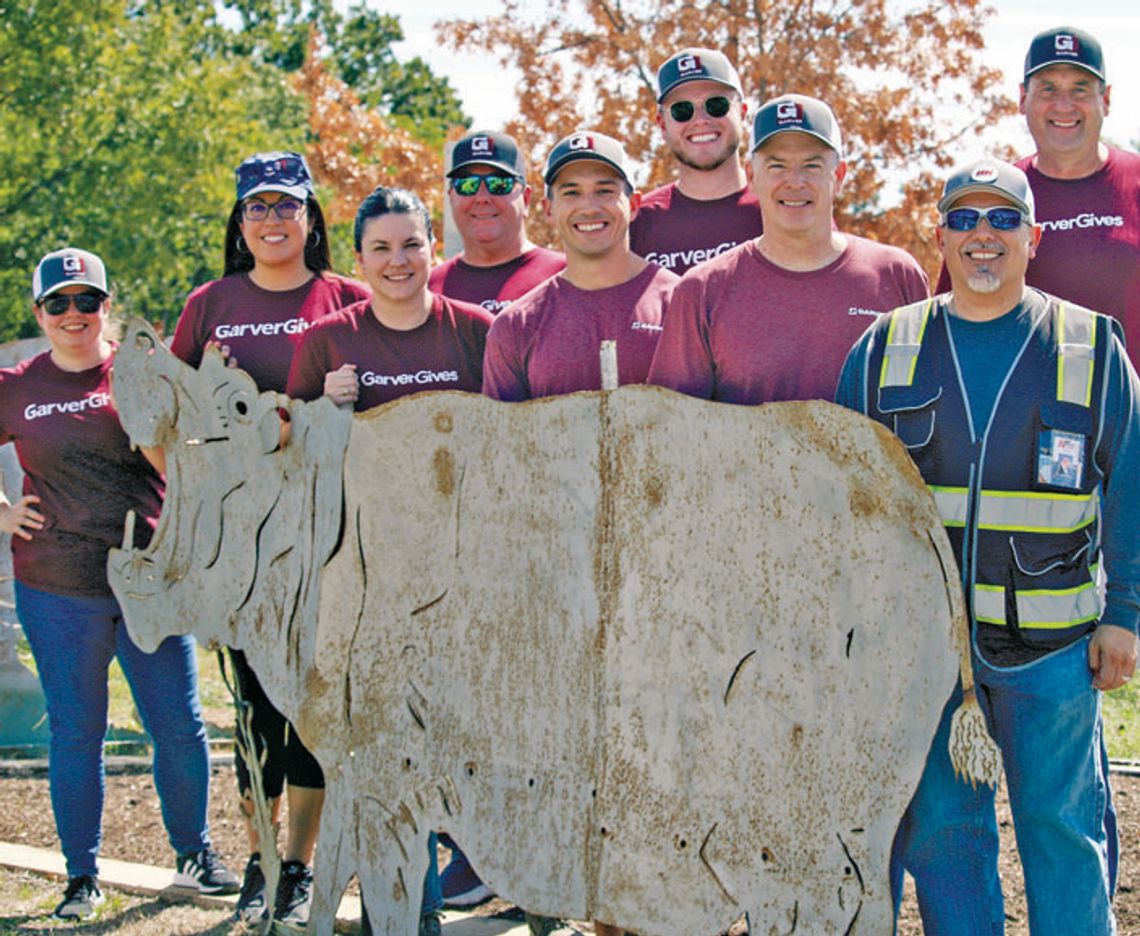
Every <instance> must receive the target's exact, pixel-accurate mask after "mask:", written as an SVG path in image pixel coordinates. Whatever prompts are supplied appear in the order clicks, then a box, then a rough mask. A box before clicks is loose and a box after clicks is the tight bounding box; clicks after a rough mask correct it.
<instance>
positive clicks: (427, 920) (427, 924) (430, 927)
mask: <svg viewBox="0 0 1140 936" xmlns="http://www.w3.org/2000/svg"><path fill="white" fill-rule="evenodd" d="M419 936H443V921H442V920H441V919H440V916H439V913H438V911H435V910H432V911H431V912H430V913H425V914H424V915H423V916H422V917H420V931H419Z"/></svg>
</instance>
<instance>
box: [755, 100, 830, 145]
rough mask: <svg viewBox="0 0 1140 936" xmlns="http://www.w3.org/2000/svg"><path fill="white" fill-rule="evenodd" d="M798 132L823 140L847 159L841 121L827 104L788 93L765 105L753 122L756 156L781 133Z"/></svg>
mask: <svg viewBox="0 0 1140 936" xmlns="http://www.w3.org/2000/svg"><path fill="white" fill-rule="evenodd" d="M789 130H795V131H798V132H799V133H807V134H810V135H811V136H813V137H815V138H816V139H818V140H822V141H823V142H824V143H826V144H827V145H828V146H830V147H831V148H832V149H833V150H835V152H836V153H837V154H838V155H839V158H840V159H842V158H843V134H842V133H840V132H839V121H838V120H836V119H835V114H834V113H832V111H831V108H830V107H828V106H827V105H826V104H824V103H823V101H820V100H818V99H816V98H812V97H807V96H806V95H803V94H785V95H783V96H781V97H778V98H774V99H773V100H771V101H768V102H767V103H765V104H764V105H763V106H762V107H761V108H760V109H759V110H758V111H757V112H756V117H755V118H754V119H753V121H752V148H751V149H750V150H749V152H750V153H755V152H756V150H757V149H759V148H760V147H761V146H763V145H764V144H765V143H766V142H768V140H770V139H771V138H772V137H774V136H775V135H776V134H777V133H785V132H787V131H789Z"/></svg>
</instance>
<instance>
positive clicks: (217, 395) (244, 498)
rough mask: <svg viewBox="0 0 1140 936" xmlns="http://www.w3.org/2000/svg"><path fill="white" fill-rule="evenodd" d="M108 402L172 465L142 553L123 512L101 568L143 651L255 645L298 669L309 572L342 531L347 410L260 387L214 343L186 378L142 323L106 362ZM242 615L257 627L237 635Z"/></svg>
mask: <svg viewBox="0 0 1140 936" xmlns="http://www.w3.org/2000/svg"><path fill="white" fill-rule="evenodd" d="M115 395H116V400H117V402H118V405H119V409H120V411H121V413H122V414H123V416H122V419H123V425H124V427H125V428H126V430H127V432H128V434H129V435H130V437H131V440H132V442H133V443H135V444H137V445H143V446H161V448H162V449H163V451H164V452H165V457H166V471H167V498H166V501H165V504H164V506H163V512H162V516H161V518H160V520H159V524H158V527H157V529H156V530H155V533H154V536H153V538H152V540H151V542H150V545H149V546H148V547H147V548H146V549H141V550H140V549H130V548H127V544H129V543H131V542H132V535H133V533H132V529H131V528H132V527H133V523H134V518H133V517H128V520H127V531H126V535H125V537H124V546H123V548H122V549H114V550H112V551H111V554H110V557H109V560H108V578H109V580H110V583H111V587H112V588H113V590H114V591H115V593H116V595H117V596H118V597H119V601H120V604H121V605H122V608H123V613H124V616H125V618H126V621H127V624H128V626H129V628H130V630H131V634H132V636H133V637H134V639H135V640H136V641H137V642H138V644H139V645H140V646H142V647H143V648H144V649H150V648H153V647H155V646H157V645H158V643H159V642H160V641H161V640H162V639H163V637H164V636H166V635H167V634H169V633H170V632H171V630H172V629H175V630H176V632H178V633H191V632H193V633H194V634H196V635H197V636H198V637H199V638H200V639H205V640H207V641H211V640H212V641H217V642H219V643H225V644H227V645H230V646H237V647H243V645H244V644H246V643H249V642H250V641H251V640H255V641H256V640H261V641H263V642H264V643H265V644H266V646H267V647H269V648H271V649H273V650H275V651H276V652H275V654H274V655H275V656H277V655H280V654H282V653H283V654H284V659H285V660H291V662H292V663H293V666H294V671H295V667H296V665H297V664H298V661H299V659H300V655H301V647H300V644H299V641H300V640H301V637H300V626H299V625H300V621H301V619H302V617H303V612H304V610H305V607H306V606H307V605H309V604H311V603H313V602H315V599H316V595H315V591H316V586H315V570H316V567H317V566H319V565H320V564H321V563H322V562H323V561H324V560H325V559H326V558H327V557H328V555H329V553H330V551H331V550H332V548H333V547H334V546H335V543H336V539H337V537H338V535H339V522H340V510H341V464H342V462H343V457H344V449H345V446H346V445H347V441H348V432H349V427H350V424H351V413H347V412H345V413H342V412H339V411H337V410H336V409H335V408H334V407H333V406H332V404H331V403H330V402H329V401H328V400H324V399H322V400H318V401H316V402H314V403H301V402H296V401H290V400H289V399H288V398H286V397H285V396H283V395H282V394H277V393H268V392H265V393H263V392H259V391H258V389H257V387H256V385H255V384H254V382H253V379H252V378H251V377H250V376H249V375H248V374H246V373H245V372H244V371H242V370H239V369H237V368H234V367H229V366H227V363H226V361H225V359H224V357H223V356H222V354H221V353H219V352H218V351H216V350H214V349H208V350H207V351H206V353H205V355H204V356H203V359H202V363H201V365H200V367H199V368H198V369H197V370H195V369H194V368H191V367H189V366H188V365H187V364H185V363H183V362H182V361H180V360H178V359H177V358H175V357H174V356H173V355H172V354H170V353H169V351H167V350H166V349H165V348H164V347H163V345H162V344H161V342H160V341H159V339H158V337H157V335H156V334H155V333H154V331H153V330H152V329H151V328H150V326H148V325H147V324H146V323H144V322H142V321H138V320H136V321H133V322H132V323H131V324H130V326H129V328H128V331H127V334H126V336H125V338H124V340H123V343H122V345H121V347H120V349H119V351H118V354H117V356H116V359H115ZM318 411H319V418H317V419H314V418H313V417H314V416H315V415H317V413H318ZM282 414H285V415H286V416H287V418H288V420H289V423H290V429H291V441H290V442H288V443H286V444H282V443H281V439H282V437H283V436H282ZM317 435H319V436H321V437H320V438H315V436H317ZM223 455H224V457H222V456H223ZM298 478H304V479H305V483H304V484H303V485H301V484H297V483H296V479H298ZM287 482H291V483H287ZM251 543H254V544H255V546H254V548H250V544H251ZM160 599H161V600H160ZM313 607H315V604H314V605H313ZM159 608H161V609H162V610H161V612H159ZM160 615H161V618H160ZM242 615H247V616H248V615H252V616H254V618H255V619H256V627H255V628H254V629H253V631H252V632H251V631H250V630H249V629H245V630H243V631H242V632H241V635H240V636H239V628H238V627H237V624H238V622H239V620H240V619H241V616H242ZM251 634H252V635H251Z"/></svg>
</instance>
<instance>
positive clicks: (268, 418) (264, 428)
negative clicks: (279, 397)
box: [257, 406, 281, 455]
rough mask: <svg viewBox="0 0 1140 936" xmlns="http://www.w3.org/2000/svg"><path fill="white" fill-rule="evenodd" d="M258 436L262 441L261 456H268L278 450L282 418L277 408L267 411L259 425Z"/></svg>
mask: <svg viewBox="0 0 1140 936" xmlns="http://www.w3.org/2000/svg"><path fill="white" fill-rule="evenodd" d="M257 435H258V437H259V439H260V440H261V454H262V455H268V454H269V453H270V452H274V451H276V450H277V447H278V445H279V444H280V442H281V417H280V416H278V415H277V407H276V406H273V407H270V408H269V409H267V410H266V411H265V412H264V413H263V414H262V416H261V421H260V422H259V423H258V424H257Z"/></svg>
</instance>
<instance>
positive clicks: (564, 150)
mask: <svg viewBox="0 0 1140 936" xmlns="http://www.w3.org/2000/svg"><path fill="white" fill-rule="evenodd" d="M578 159H594V160H597V161H598V162H604V163H605V164H606V165H607V166H613V168H614V169H616V170H617V171H618V175H620V176H621V177H622V179H623V180H624V181H625V183H626V184H627V185H630V186H632V185H633V182H632V181H630V178H629V169H628V166H627V163H628V159H627V157H626V155H625V149H624V148H623V147H622V145H621V144H620V143H619V142H618V141H617V140H615V139H614V138H613V137H609V136H606V135H605V134H604V133H595V132H594V131H592V130H576V131H575V132H574V133H571V134H570V136H568V137H564V138H563V139H561V140H559V141H558V142H557V143H556V144H554V149H552V150H551V151H550V155H549V156H547V157H546V170H545V172H543V174H542V179H543V181H544V182H545V183H546V184H547V185H550V184H551V183H553V182H554V178H555V176H557V175H558V173H559V172H561V171H562V169H563V168H564V167H565V166H566V165H567V164H568V163H572V162H574V161H575V160H578Z"/></svg>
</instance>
